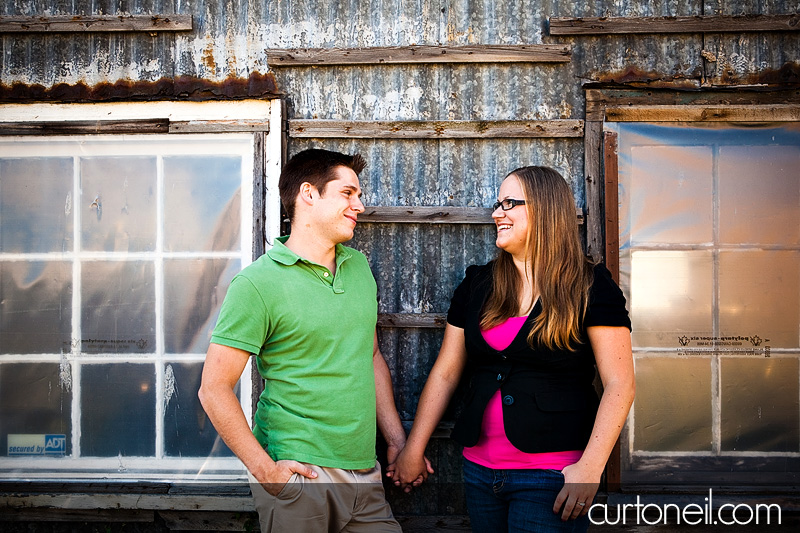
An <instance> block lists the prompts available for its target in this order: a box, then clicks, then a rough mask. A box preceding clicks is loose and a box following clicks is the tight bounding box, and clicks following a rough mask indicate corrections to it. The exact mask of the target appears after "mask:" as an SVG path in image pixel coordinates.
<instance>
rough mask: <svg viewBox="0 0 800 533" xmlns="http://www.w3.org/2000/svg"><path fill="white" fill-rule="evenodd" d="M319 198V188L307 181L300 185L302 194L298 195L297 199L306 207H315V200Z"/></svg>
mask: <svg viewBox="0 0 800 533" xmlns="http://www.w3.org/2000/svg"><path fill="white" fill-rule="evenodd" d="M318 196H319V193H318V192H317V188H316V187H314V186H313V185H311V184H310V183H308V182H307V181H306V182H303V184H302V185H300V194H298V195H297V197H298V199H299V200H300V201H302V202H304V203H305V204H306V205H314V199H315V198H316V197H318Z"/></svg>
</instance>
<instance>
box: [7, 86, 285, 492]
mask: <svg viewBox="0 0 800 533" xmlns="http://www.w3.org/2000/svg"><path fill="white" fill-rule="evenodd" d="M10 107H12V106H10ZM13 107H14V108H21V107H25V108H26V109H25V111H26V113H25V116H36V114H35V113H34V112H32V110H31V106H13ZM63 107H64V106H62V108H63ZM66 107H67V108H68V109H69V113H70V114H68V116H67V117H63V116H61V115H60V114H59V111H58V110H57V108H55V107H45V109H44V115H45V116H47V117H50V118H51V119H61V120H65V119H66V120H67V124H69V119H70V118H71V117H74V116H81V118H82V119H84V120H85V116H86V114H87V113H88V114H89V116H90V117H91V116H97V117H100V118H98V120H109V117H110V118H111V119H117V120H122V121H124V120H126V119H128V120H134V117H136V118H137V119H138V118H140V117H141V116H142V115H144V116H145V117H148V116H155V117H156V118H159V119H162V118H163V117H166V119H167V120H168V121H169V126H170V130H174V131H187V130H188V131H195V132H198V131H202V130H207V131H212V132H214V133H186V134H175V133H145V134H124V135H120V134H115V133H113V132H112V133H108V134H97V135H87V134H85V133H81V134H75V135H59V136H52V135H46V134H45V135H39V136H5V137H0V428H1V429H0V469H2V472H3V476H4V477H6V478H14V477H16V476H20V475H24V476H25V477H31V476H33V477H37V476H41V477H48V476H53V475H57V476H59V477H61V476H67V477H69V476H75V477H81V476H82V475H84V474H87V473H89V472H98V471H100V472H102V473H103V474H104V477H111V478H127V477H135V478H136V479H147V478H148V476H150V475H152V476H158V475H163V473H166V472H169V473H170V474H171V476H170V478H171V479H179V477H180V475H185V476H188V477H192V478H197V477H198V474H199V473H201V471H202V474H201V475H200V477H202V476H203V475H205V476H206V477H208V476H213V475H228V474H230V475H239V476H240V475H241V474H242V468H241V466H240V464H239V462H238V460H236V459H235V458H234V457H233V455H232V453H231V452H230V450H228V449H227V448H226V447H225V445H224V444H223V443H222V442H221V441H220V439H219V438H218V436H217V434H216V432H215V431H214V429H213V427H212V425H211V424H210V422H209V421H208V419H207V417H206V416H205V413H204V412H203V410H202V408H201V406H200V404H199V401H198V400H197V389H198V387H199V380H200V373H201V370H202V364H203V360H204V357H205V352H206V349H207V348H208V341H209V338H210V334H211V330H212V329H213V327H214V324H215V321H216V316H217V313H218V311H219V307H220V305H221V303H222V300H223V298H224V295H225V291H226V289H227V286H228V284H229V282H230V280H231V279H232V277H233V276H234V275H235V274H236V273H237V272H238V271H239V270H240V269H241V268H242V267H243V266H245V265H246V264H248V263H249V262H250V261H251V260H252V258H253V257H254V255H258V253H259V252H260V250H259V248H263V240H264V239H265V238H266V239H267V240H269V239H271V238H272V237H274V236H275V235H277V234H278V224H277V221H278V213H277V211H278V203H277V198H276V197H275V195H274V194H273V193H270V194H268V195H267V202H266V205H265V204H264V203H262V201H260V200H259V198H260V197H261V195H263V194H264V186H265V185H264V184H265V179H266V181H267V182H269V181H270V180H277V175H276V174H275V172H276V171H279V169H280V142H279V141H278V142H277V143H276V142H274V140H273V139H270V138H269V135H270V134H269V133H265V132H266V131H267V130H268V129H269V122H270V120H276V119H279V117H278V116H277V115H276V114H275V113H277V111H276V110H275V109H272V108H273V107H274V108H278V107H279V106H271V105H270V103H269V102H257V103H253V102H245V103H225V104H221V103H206V104H186V105H182V104H175V103H172V104H141V105H138V104H137V105H133V104H125V105H119V106H117V105H113V106H109V105H106V106H66ZM75 108H79V110H75ZM73 113H74V115H73ZM159 113H160V114H159ZM4 116H5V115H4ZM259 116H260V117H262V118H261V119H258V120H253V117H259ZM238 117H242V118H241V119H239V118H238ZM4 120H8V121H9V122H10V121H11V120H13V119H5V118H4ZM198 121H204V122H198ZM257 123H260V124H261V127H260V131H256V133H253V132H252V131H251V130H253V129H256V130H258V128H259V126H258V125H257ZM154 124H155V123H154ZM158 124H159V126H158V127H159V128H161V127H163V120H161V122H159V123H158ZM198 124H200V125H199V126H198ZM254 124H255V125H254ZM101 126H102V123H92V127H94V128H97V127H101ZM116 127H117V126H113V127H110V128H109V131H113V130H114V129H115V128H116ZM43 129H45V130H46V129H47V128H43ZM78 129H79V130H80V129H81V128H78ZM84 129H85V127H84ZM220 130H222V132H221V133H220V132H219V131H220ZM237 130H238V131H237ZM274 131H275V132H276V133H275V134H277V133H279V131H280V129H279V128H277V127H276V128H274ZM275 134H273V135H275ZM265 147H266V148H267V150H265ZM269 150H271V153H270V152H269ZM265 153H267V154H268V156H271V158H269V157H268V158H267V159H268V160H264V154H265ZM265 171H266V172H267V173H268V175H267V176H265V175H264V173H265ZM264 207H266V212H267V213H268V214H269V220H270V221H271V222H269V223H268V226H267V231H266V232H264V231H262V230H260V228H262V227H263V224H264V222H263V218H262V217H263V213H262V212H260V210H261V209H262V208H264ZM265 233H266V234H265ZM249 378H250V374H249V373H248V372H246V373H245V375H244V377H243V379H242V382H241V383H240V387H239V391H240V396H241V402H242V406H243V408H244V409H245V413H246V414H247V415H248V416H251V408H250V406H251V405H252V397H251V396H252V394H251V389H252V387H251V382H250V380H249ZM175 476H178V477H177V478H176V477H175Z"/></svg>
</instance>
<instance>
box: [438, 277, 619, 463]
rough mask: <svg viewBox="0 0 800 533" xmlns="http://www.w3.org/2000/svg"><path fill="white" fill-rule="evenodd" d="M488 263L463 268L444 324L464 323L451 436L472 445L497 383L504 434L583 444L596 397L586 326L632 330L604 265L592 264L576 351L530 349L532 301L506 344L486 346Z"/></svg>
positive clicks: (520, 439)
mask: <svg viewBox="0 0 800 533" xmlns="http://www.w3.org/2000/svg"><path fill="white" fill-rule="evenodd" d="M491 273H492V263H489V264H488V265H483V266H471V267H469V268H467V273H466V277H465V278H464V281H462V282H461V284H460V285H459V286H458V287H457V288H456V290H455V292H454V293H453V298H452V300H451V304H450V310H449V311H448V313H447V322H448V323H449V324H452V325H453V326H456V327H459V328H463V329H464V338H465V342H466V349H467V368H466V373H465V378H466V379H468V380H469V383H468V388H467V392H466V396H465V399H464V406H463V409H462V411H461V413H460V415H459V417H458V419H457V420H456V424H455V427H454V428H453V432H452V437H453V438H454V439H455V440H456V441H457V442H459V443H460V444H462V445H464V446H474V445H475V444H477V443H478V438H479V437H480V432H481V422H482V420H483V412H484V410H485V409H486V405H487V404H488V402H489V399H490V398H491V397H492V396H493V395H494V393H495V392H496V391H497V389H498V388H499V389H500V390H501V394H502V398H503V419H504V423H505V432H506V435H507V436H508V440H509V441H511V443H512V444H513V445H514V446H515V447H516V448H517V449H519V450H521V451H523V452H528V453H538V452H556V451H567V450H583V449H584V448H585V447H586V444H587V443H588V441H589V437H590V435H591V432H592V427H593V425H594V419H595V416H596V414H597V407H598V405H599V403H600V401H599V399H598V397H597V393H596V392H595V389H594V387H593V385H592V383H593V381H594V376H595V359H594V353H593V352H592V348H591V346H590V344H589V341H588V338H587V336H586V328H587V327H590V326H619V327H626V328H628V329H630V327H631V323H630V318H629V317H628V312H627V310H626V309H625V297H624V296H623V294H622V291H621V290H620V289H619V287H618V286H617V284H616V283H614V281H613V280H612V279H611V274H610V273H609V272H608V269H606V268H605V266H603V265H597V266H595V267H594V283H593V284H592V288H591V290H590V293H589V305H588V308H587V312H586V315H585V317H584V321H583V326H582V339H583V344H582V345H581V346H580V347H579V349H578V350H577V351H575V352H570V351H563V350H548V349H546V348H543V347H539V348H537V349H533V348H531V347H530V345H528V342H527V336H528V333H529V332H530V329H531V326H532V324H533V320H534V319H535V318H536V316H537V315H539V314H540V313H541V312H542V307H541V303H540V302H537V303H536V305H535V306H534V308H533V310H532V311H531V314H530V315H529V316H528V319H527V320H526V321H525V324H524V325H523V327H522V329H521V330H520V332H519V334H518V335H517V336H516V338H515V339H514V340H513V341H512V343H511V345H510V346H509V347H508V348H506V349H505V350H500V351H498V350H495V349H493V348H491V347H490V346H489V345H488V344H487V343H486V341H485V340H484V338H483V336H482V335H481V332H480V327H479V323H480V313H481V309H482V307H483V304H484V302H485V300H486V298H487V296H488V295H489V293H490V292H491V290H492V275H491Z"/></svg>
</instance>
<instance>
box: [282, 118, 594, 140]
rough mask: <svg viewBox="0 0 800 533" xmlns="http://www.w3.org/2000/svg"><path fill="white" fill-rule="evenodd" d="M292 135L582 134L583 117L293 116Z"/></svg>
mask: <svg viewBox="0 0 800 533" xmlns="http://www.w3.org/2000/svg"><path fill="white" fill-rule="evenodd" d="M289 137H295V138H353V139H475V138H513V137H530V138H551V137H583V120H578V119H554V120H492V121H489V120H439V121H429V120H412V121H357V120H300V119H295V120H290V121H289Z"/></svg>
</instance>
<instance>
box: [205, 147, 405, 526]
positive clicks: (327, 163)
mask: <svg viewBox="0 0 800 533" xmlns="http://www.w3.org/2000/svg"><path fill="white" fill-rule="evenodd" d="M364 164H365V163H364V160H363V158H361V156H360V155H353V156H349V155H345V154H340V153H338V152H331V151H327V150H318V149H312V150H305V151H303V152H300V153H298V154H297V155H295V156H294V157H292V158H291V160H290V161H289V162H288V163H287V164H286V166H285V167H284V169H283V171H282V173H281V177H280V180H279V184H278V188H279V191H280V195H281V202H282V203H283V206H284V208H285V210H286V213H287V215H288V216H289V219H290V221H291V223H292V231H291V235H289V236H288V237H281V238H279V239H277V240H276V242H275V243H274V246H273V247H272V248H271V249H270V250H269V251H268V252H267V253H266V254H265V255H264V256H262V257H261V258H259V259H258V260H256V261H255V262H254V263H253V264H251V265H250V266H248V267H246V268H245V269H243V270H242V272H240V273H239V274H238V275H237V276H236V277H235V278H234V279H233V281H232V282H231V286H230V288H229V289H228V293H227V295H226V297H225V301H224V302H223V305H222V310H221V312H220V316H219V319H218V321H217V325H216V327H215V329H214V333H213V335H212V337H211V345H210V347H209V349H208V353H207V356H206V362H205V366H204V368H203V377H202V384H201V387H200V391H199V397H200V401H201V403H202V405H203V408H204V409H205V410H206V413H208V416H209V418H210V419H211V422H212V423H213V424H214V427H215V428H216V429H217V432H218V433H219V435H220V436H221V437H222V439H223V440H224V441H225V443H226V444H227V445H228V446H229V447H230V448H231V450H233V452H234V453H235V454H236V455H237V456H238V457H239V458H240V459H241V460H242V462H243V463H244V465H245V466H246V467H247V469H248V471H249V473H250V476H251V477H250V479H251V488H252V491H253V496H254V499H255V503H256V509H257V510H258V513H259V520H260V522H261V530H262V531H265V532H266V531H299V530H303V531H369V532H374V531H401V530H400V527H399V525H398V523H397V521H396V520H395V519H394V517H393V515H392V512H391V509H390V508H389V505H388V503H387V502H386V498H385V495H384V492H383V486H382V484H381V476H380V467H379V465H378V464H377V461H376V456H375V435H376V431H375V430H376V422H377V426H378V428H379V429H380V431H381V433H382V434H383V436H384V438H385V439H386V442H387V445H388V453H387V455H388V459H389V462H393V461H394V459H395V458H396V457H397V455H398V453H399V452H400V450H401V449H402V448H403V446H404V445H405V432H404V430H403V427H402V425H401V424H400V418H399V416H398V414H397V410H396V408H395V404H394V397H393V393H392V382H391V377H390V374H389V369H388V367H387V365H386V362H385V360H384V359H383V355H382V354H381V352H380V350H379V348H378V342H377V334H376V330H375V326H376V321H377V287H376V284H375V280H374V278H373V276H372V273H371V271H370V268H369V264H368V263H367V260H366V258H365V257H364V255H363V254H361V253H360V252H358V251H356V250H354V249H352V248H348V247H346V246H343V245H342V243H343V242H346V241H348V240H350V239H351V238H352V237H353V230H354V228H355V226H356V221H357V218H358V214H359V213H361V212H363V211H364V205H363V204H362V203H361V199H360V197H361V187H360V185H359V180H358V173H359V172H361V170H362V169H363V168H364ZM250 354H255V355H256V362H257V365H258V370H259V372H260V374H261V376H262V377H263V378H264V379H265V382H266V385H265V390H264V392H263V393H262V394H261V397H260V399H259V402H258V409H257V411H256V414H255V424H254V425H255V427H254V429H253V430H252V431H251V430H250V428H249V426H248V424H247V422H246V419H245V416H244V413H243V412H242V409H241V407H240V404H239V400H238V398H237V397H236V394H235V393H234V387H235V385H236V382H237V381H238V379H239V377H240V376H241V373H242V371H243V370H244V368H245V365H246V363H247V360H248V358H249V356H250ZM300 524H302V525H300Z"/></svg>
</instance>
